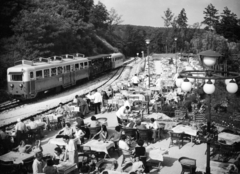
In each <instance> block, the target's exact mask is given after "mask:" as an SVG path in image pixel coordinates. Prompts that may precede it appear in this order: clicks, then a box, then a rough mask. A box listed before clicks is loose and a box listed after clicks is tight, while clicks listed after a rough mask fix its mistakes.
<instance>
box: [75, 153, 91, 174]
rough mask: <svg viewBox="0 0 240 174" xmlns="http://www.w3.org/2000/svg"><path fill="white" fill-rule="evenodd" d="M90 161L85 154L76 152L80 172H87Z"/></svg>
mask: <svg viewBox="0 0 240 174" xmlns="http://www.w3.org/2000/svg"><path fill="white" fill-rule="evenodd" d="M89 161H90V159H89V156H88V155H87V154H78V171H79V172H80V173H88V172H89V170H90V169H89V166H88V162H89Z"/></svg>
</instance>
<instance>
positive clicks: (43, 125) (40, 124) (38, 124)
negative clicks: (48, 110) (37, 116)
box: [26, 121, 46, 128]
mask: <svg viewBox="0 0 240 174" xmlns="http://www.w3.org/2000/svg"><path fill="white" fill-rule="evenodd" d="M35 123H36V124H37V126H38V127H43V128H44V127H45V126H46V123H45V122H41V121H35ZM29 124H30V123H27V124H26V126H27V127H29Z"/></svg>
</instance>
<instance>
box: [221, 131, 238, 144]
mask: <svg viewBox="0 0 240 174" xmlns="http://www.w3.org/2000/svg"><path fill="white" fill-rule="evenodd" d="M220 140H224V141H226V144H228V145H232V144H234V143H236V142H240V136H239V135H235V134H231V133H226V132H221V133H219V134H218V141H220Z"/></svg>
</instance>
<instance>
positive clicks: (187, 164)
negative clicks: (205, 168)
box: [178, 157, 197, 174]
mask: <svg viewBox="0 0 240 174" xmlns="http://www.w3.org/2000/svg"><path fill="white" fill-rule="evenodd" d="M178 161H179V162H180V164H181V165H182V172H181V174H184V173H185V172H190V174H194V173H195V171H196V168H197V167H196V160H195V159H192V158H187V157H181V158H179V159H178Z"/></svg>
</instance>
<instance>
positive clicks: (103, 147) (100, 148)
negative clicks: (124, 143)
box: [82, 140, 115, 155]
mask: <svg viewBox="0 0 240 174" xmlns="http://www.w3.org/2000/svg"><path fill="white" fill-rule="evenodd" d="M82 146H88V147H91V150H93V151H96V152H105V154H107V155H108V149H110V148H111V147H114V146H115V144H114V142H113V141H106V142H105V143H104V142H103V141H98V140H90V141H88V142H87V143H86V144H83V145H82Z"/></svg>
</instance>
